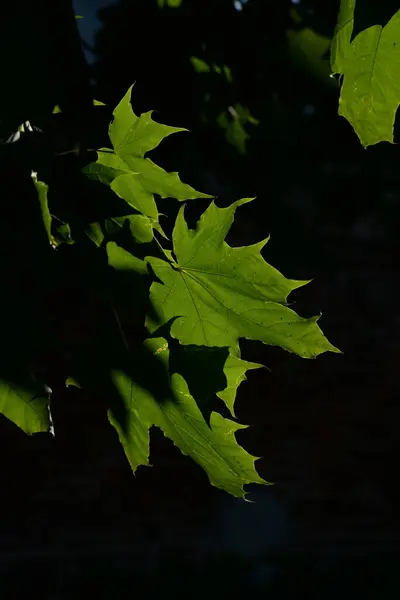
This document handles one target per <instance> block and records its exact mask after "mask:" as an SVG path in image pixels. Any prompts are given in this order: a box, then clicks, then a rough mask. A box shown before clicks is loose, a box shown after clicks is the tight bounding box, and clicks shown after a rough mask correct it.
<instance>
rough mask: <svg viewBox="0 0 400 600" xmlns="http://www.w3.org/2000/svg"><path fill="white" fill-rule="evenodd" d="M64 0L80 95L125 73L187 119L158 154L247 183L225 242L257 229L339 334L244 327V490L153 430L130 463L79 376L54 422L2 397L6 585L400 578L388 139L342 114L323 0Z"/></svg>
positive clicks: (219, 585)
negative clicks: (305, 355) (27, 428)
mask: <svg viewBox="0 0 400 600" xmlns="http://www.w3.org/2000/svg"><path fill="white" fill-rule="evenodd" d="M380 4H381V6H376V3H374V2H372V1H370V2H368V1H367V0H363V1H361V0H357V12H356V23H355V31H356V32H357V31H358V30H360V29H363V28H364V27H368V26H370V25H371V24H375V23H382V24H385V23H386V22H387V20H388V19H389V18H390V17H391V16H392V15H393V14H394V12H395V11H396V9H397V8H398V7H397V6H396V3H393V2H386V3H380ZM74 5H75V11H76V13H77V14H78V15H82V16H83V19H79V20H78V25H79V30H80V35H81V37H82V40H83V44H84V48H85V56H86V60H87V63H88V69H89V73H90V79H91V84H92V86H93V96H94V97H95V98H96V99H98V100H101V101H103V102H105V103H106V104H107V105H108V106H109V107H110V108H113V107H114V106H115V105H116V104H117V103H118V101H119V100H120V99H121V97H122V96H123V95H124V93H125V92H126V90H127V88H128V87H129V86H130V85H131V84H132V83H133V82H135V86H134V90H133V93H132V105H133V109H134V111H135V112H136V113H141V112H144V111H147V110H151V109H154V110H155V111H156V112H155V115H154V117H155V119H157V120H159V121H160V122H163V123H168V124H170V125H175V126H181V127H187V128H188V129H190V131H191V133H190V134H186V133H185V134H181V135H177V136H171V137H170V138H168V139H167V140H165V141H164V142H163V144H162V145H161V147H160V148H158V149H157V150H156V151H155V152H154V153H153V157H154V159H155V160H156V162H159V163H160V164H161V165H162V166H163V167H164V168H166V169H167V170H179V172H180V174H181V178H182V179H183V181H185V182H188V183H190V184H191V185H193V186H194V187H195V188H197V189H200V190H201V191H205V192H207V193H209V194H213V195H215V196H217V203H218V204H220V205H226V204H229V203H231V202H232V201H234V200H236V199H238V198H240V197H243V196H246V197H249V196H256V197H257V199H256V200H255V201H254V202H253V203H251V204H250V205H246V206H245V207H243V208H241V209H240V213H238V219H237V222H236V223H235V225H234V227H233V229H232V231H231V233H230V237H229V243H230V244H231V245H244V244H249V243H253V242H255V241H258V240H260V239H263V238H265V237H267V236H268V235H270V236H271V238H270V241H269V242H268V244H267V246H266V248H265V250H264V257H265V259H266V260H267V261H268V262H270V263H271V264H272V265H274V266H275V267H276V268H278V269H279V270H281V271H282V272H283V273H284V275H285V276H286V277H288V278H293V279H312V280H313V281H312V282H311V283H310V284H309V285H308V286H306V287H305V288H302V289H301V290H299V291H298V292H297V293H296V294H294V295H293V297H292V298H291V299H292V301H293V302H294V309H295V310H296V312H298V313H299V314H301V315H302V316H311V315H314V314H318V313H319V312H322V318H321V320H320V326H321V328H322V330H323V331H324V333H325V335H326V336H327V337H328V339H329V340H330V341H331V342H332V343H333V344H334V345H335V346H337V347H339V348H340V349H341V350H342V351H343V352H344V354H343V355H336V354H331V355H322V356H319V357H318V358H317V359H316V360H312V361H307V360H304V359H300V358H298V357H296V356H294V355H290V354H288V353H285V352H284V351H283V350H280V349H278V348H271V347H267V346H263V345H262V344H257V343H253V342H252V343H249V342H244V343H242V344H241V346H242V350H243V356H244V358H246V359H248V360H253V361H256V362H261V363H263V364H264V365H266V366H267V367H268V369H261V370H258V371H252V372H250V373H249V374H248V381H247V382H246V383H244V384H242V386H241V388H240V390H239V394H238V400H237V416H238V418H239V420H240V421H241V422H243V423H248V424H249V425H251V427H250V428H249V429H248V430H246V431H244V432H240V433H241V435H240V437H239V441H240V442H241V443H242V444H243V445H244V446H245V447H246V448H247V449H248V450H249V451H250V452H251V453H252V454H254V455H256V456H262V457H263V458H262V459H260V460H259V461H258V462H257V468H258V470H259V472H260V474H261V475H262V476H263V477H264V478H265V479H267V480H268V481H271V482H274V483H275V485H274V486H272V487H267V488H263V489H259V490H251V492H250V495H249V499H250V500H253V501H254V504H250V503H245V502H243V501H240V500H237V499H233V498H230V497H228V496H227V495H226V494H224V493H222V492H220V491H218V490H216V489H214V488H212V487H211V486H210V485H209V483H208V480H207V478H206V476H205V475H204V474H203V473H202V472H201V470H200V468H198V467H197V466H196V465H195V464H194V463H192V462H191V460H189V459H188V458H187V457H184V456H182V455H181V454H180V453H179V451H178V450H177V449H176V448H175V447H173V445H172V444H170V443H169V442H168V440H166V439H165V438H164V437H163V435H161V434H160V432H158V431H156V430H154V431H152V446H151V451H152V454H151V462H152V464H153V465H154V466H153V467H152V468H151V469H146V468H142V469H139V470H138V472H137V474H136V475H135V476H132V473H131V471H130V468H129V465H128V463H127V461H126V459H125V457H124V454H123V450H122V448H121V447H120V445H119V442H118V439H117V436H116V434H115V432H114V431H113V430H112V429H111V428H110V427H109V425H108V423H107V421H106V419H104V418H101V419H100V416H99V422H98V423H97V422H96V423H93V412H92V411H91V405H90V402H89V403H85V404H82V405H80V403H79V398H80V397H79V391H78V390H76V391H74V392H69V394H71V393H72V394H76V400H77V402H74V403H73V404H72V403H71V410H70V411H69V416H68V419H69V422H68V423H65V422H64V424H63V425H61V424H60V429H59V430H58V433H57V436H56V438H55V440H50V441H49V440H48V439H47V438H46V439H44V438H43V437H42V436H36V437H34V438H29V437H27V436H25V435H24V434H23V433H22V432H20V431H19V430H17V428H16V427H15V426H14V425H12V424H11V423H9V422H8V421H6V419H4V418H1V419H0V449H1V453H0V468H1V471H0V475H1V499H0V507H1V515H2V516H1V518H0V577H1V582H2V588H3V590H4V593H3V591H2V597H4V598H8V597H10V598H20V597H21V598H22V597H26V596H29V597H31V598H36V597H38V598H39V597H40V598H43V599H45V598H46V599H47V598H57V599H58V598H60V599H61V598H76V597H80V595H82V596H83V594H87V595H89V594H91V595H92V596H93V597H96V598H111V597H119V595H120V594H122V593H126V592H128V593H129V594H135V593H136V594H143V596H144V597H148V598H153V597H154V598H155V597H157V596H160V595H161V594H165V595H167V596H169V595H170V594H171V595H172V594H173V595H174V596H175V597H178V598H180V597H182V598H183V597H185V598H203V597H204V596H207V597H208V598H225V597H229V598H236V597H237V598H239V597H242V596H243V595H244V594H246V597H248V598H264V597H267V595H268V597H269V598H273V599H275V598H277V599H278V598H279V599H281V598H303V597H304V598H306V597H307V598H318V599H319V598H324V599H328V598H332V599H333V598H337V596H338V595H339V594H340V595H341V596H342V597H345V598H347V597H348V598H350V597H351V598H354V597H360V598H361V597H362V598H370V597H371V598H392V597H393V598H395V597H396V598H397V597H398V595H399V591H400V585H399V583H398V575H397V573H398V568H399V551H400V546H399V543H400V516H399V509H398V504H399V500H400V494H399V486H398V483H397V482H396V472H397V467H396V464H397V459H396V456H398V454H397V453H398V451H399V445H400V438H399V435H398V425H399V400H400V384H399V379H398V377H397V369H398V361H399V358H400V352H399V334H400V312H399V307H398V300H397V294H398V292H397V294H396V291H395V290H396V289H398V283H396V282H397V279H398V275H399V264H400V253H399V244H398V233H399V223H400V211H399V208H400V195H399V193H400V170H399V161H400V153H399V149H398V148H397V145H389V144H380V145H378V146H376V147H371V148H368V149H367V150H364V149H363V148H362V147H361V145H360V143H359V141H358V139H357V137H356V135H355V133H354V132H353V130H352V129H351V127H350V125H349V124H348V123H347V122H346V121H345V120H344V119H341V118H339V117H338V115H337V109H338V96H339V87H338V82H337V80H336V79H335V78H332V77H330V68H329V48H330V42H331V38H332V35H333V31H334V26H335V22H336V18H337V14H338V9H339V1H338V0H324V1H323V2H318V0H292V1H288V0H247V1H245V0H236V1H233V0H181V1H179V0H115V1H114V2H107V1H106V0H75V2H74ZM205 206H206V203H203V204H202V202H201V201H199V202H197V201H196V207H197V208H194V209H192V210H193V215H192V218H193V219H195V218H196V216H198V213H196V210H197V211H201V210H203V209H204V207H205ZM94 402H95V398H94V399H93V403H94ZM71 411H72V412H71ZM89 417H90V418H89ZM103 417H104V415H103ZM36 590H37V591H36Z"/></svg>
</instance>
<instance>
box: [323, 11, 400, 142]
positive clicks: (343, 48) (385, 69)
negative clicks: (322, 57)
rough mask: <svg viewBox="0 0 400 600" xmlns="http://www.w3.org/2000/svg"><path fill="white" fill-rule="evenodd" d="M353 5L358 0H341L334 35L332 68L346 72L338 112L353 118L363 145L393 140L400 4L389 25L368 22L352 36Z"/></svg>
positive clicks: (399, 83) (399, 95) (399, 84)
mask: <svg viewBox="0 0 400 600" xmlns="http://www.w3.org/2000/svg"><path fill="white" fill-rule="evenodd" d="M354 10H355V0H342V2H341V5H340V13H339V19H338V24H337V27H336V30H335V34H334V37H333V41H332V50H331V68H332V72H333V73H334V74H341V75H343V84H342V88H341V91H340V98H339V115H341V116H343V117H345V118H346V119H347V120H348V121H349V122H350V124H351V125H352V127H353V128H354V130H355V132H356V134H357V135H358V137H359V139H360V141H361V144H362V145H363V146H364V147H367V146H370V145H371V144H377V143H378V142H381V141H387V142H392V143H393V126H394V121H395V117H396V111H397V108H398V106H399V104H400V79H399V76H398V70H399V69H398V67H399V61H400V10H399V11H397V12H396V14H395V15H394V16H393V17H392V18H391V19H390V21H389V22H388V23H387V24H386V25H385V27H382V26H381V25H373V26H372V27H368V29H364V30H363V31H361V32H360V33H358V35H356V36H355V38H354V39H353V40H352V41H351V36H352V32H353V26H354Z"/></svg>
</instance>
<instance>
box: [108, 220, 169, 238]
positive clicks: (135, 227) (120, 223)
mask: <svg viewBox="0 0 400 600" xmlns="http://www.w3.org/2000/svg"><path fill="white" fill-rule="evenodd" d="M126 223H127V224H128V225H129V229H130V231H131V234H132V236H133V238H134V239H135V241H136V242H138V243H139V244H148V243H149V242H151V241H152V239H153V229H156V230H157V231H158V232H159V233H160V234H161V235H162V236H163V237H166V236H165V233H164V232H163V230H162V228H161V226H160V224H159V223H158V221H156V220H155V219H150V218H149V217H145V216H144V215H128V216H126V217H116V218H113V219H107V221H106V222H105V225H106V229H107V230H109V229H110V228H111V227H112V226H114V227H115V228H116V229H117V230H118V229H122V228H123V227H124V225H125V224H126Z"/></svg>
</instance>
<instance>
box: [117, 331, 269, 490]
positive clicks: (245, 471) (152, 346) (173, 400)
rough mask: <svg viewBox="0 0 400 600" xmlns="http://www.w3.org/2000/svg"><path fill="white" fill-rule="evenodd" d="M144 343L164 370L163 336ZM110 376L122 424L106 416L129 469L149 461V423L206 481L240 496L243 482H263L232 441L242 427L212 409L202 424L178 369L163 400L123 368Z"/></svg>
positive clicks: (166, 361) (165, 350)
mask: <svg viewBox="0 0 400 600" xmlns="http://www.w3.org/2000/svg"><path fill="white" fill-rule="evenodd" d="M145 345H146V347H147V349H148V350H150V352H151V353H152V354H153V356H154V360H155V361H157V362H158V363H159V364H160V363H161V365H162V367H163V368H164V370H165V372H166V373H167V372H168V366H169V361H170V349H169V347H168V342H167V340H166V339H164V338H156V339H149V340H147V341H146V342H145ZM158 368H159V367H158ZM198 369H199V377H201V376H203V377H205V376H206V374H205V373H202V372H201V365H198ZM155 372H156V373H157V369H155ZM154 377H155V376H154ZM112 378H113V381H114V384H115V386H116V388H117V390H118V392H119V394H120V397H121V399H122V402H123V404H124V407H125V411H126V413H127V423H126V424H125V426H124V427H122V426H121V424H120V422H119V420H118V418H116V416H115V414H114V413H113V411H112V410H111V411H110V412H109V419H110V422H111V423H112V425H113V426H114V427H115V428H116V430H117V432H118V434H119V438H120V441H121V443H122V445H123V447H124V450H125V453H126V455H127V458H128V460H129V462H130V465H131V467H132V469H133V471H136V469H137V467H138V466H140V465H149V430H150V428H151V427H152V426H154V425H155V426H156V427H159V428H160V429H161V430H162V431H163V432H164V434H165V435H166V436H167V437H168V438H169V439H171V440H172V441H173V442H174V444H175V445H176V446H177V447H178V448H179V449H180V450H181V452H182V453H183V454H185V455H188V456H190V457H191V458H192V459H193V460H195V461H196V462H197V463H198V464H199V465H200V466H201V467H202V468H203V469H204V470H205V471H206V473H207V475H208V477H209V479H210V482H211V483H212V485H214V486H216V487H218V488H221V489H223V490H225V491H227V492H229V493H230V494H232V495H234V496H237V497H244V495H245V493H244V491H243V486H244V485H246V484H249V483H260V484H265V483H266V482H265V481H264V480H263V479H262V478H261V477H260V476H259V475H258V474H257V472H256V470H255V468H254V462H255V458H254V457H252V456H251V455H250V454H248V452H246V451H245V450H244V449H243V448H241V447H240V446H239V445H238V443H237V441H236V438H235V432H236V431H237V430H239V429H243V428H244V427H245V426H243V425H239V424H237V423H234V422H233V421H231V420H229V419H224V418H223V417H222V416H221V415H220V414H218V413H216V412H211V414H210V423H209V424H208V423H207V422H206V421H205V419H204V417H203V415H202V413H201V411H200V408H199V407H198V405H197V404H196V402H195V400H194V398H193V396H192V395H191V393H190V390H189V387H188V384H187V382H186V381H185V379H184V377H183V376H182V375H181V374H180V373H176V372H175V373H173V374H172V375H170V376H168V378H169V386H168V392H166V394H165V396H164V397H163V398H156V397H155V396H154V395H153V394H152V393H151V391H149V390H148V389H147V388H145V387H143V386H141V385H140V384H139V383H137V382H136V381H135V379H133V378H131V377H128V376H127V375H126V373H125V372H122V371H119V370H116V371H114V372H113V374H112ZM157 379H159V378H158V377H157Z"/></svg>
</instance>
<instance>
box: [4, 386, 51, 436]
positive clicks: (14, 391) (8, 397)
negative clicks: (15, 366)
mask: <svg viewBox="0 0 400 600" xmlns="http://www.w3.org/2000/svg"><path fill="white" fill-rule="evenodd" d="M17 381H18V383H16V382H17ZM0 413H2V414H3V415H4V416H6V417H7V419H9V420H10V421H12V422H13V423H15V425H17V426H18V427H20V428H21V429H22V430H23V431H25V433H29V434H32V433H39V432H47V431H49V430H50V418H49V416H50V413H49V395H48V394H46V391H45V389H43V388H41V387H39V386H36V385H34V384H33V383H31V382H30V381H27V380H26V378H25V377H23V376H19V377H18V378H17V377H16V378H13V381H6V380H3V379H0Z"/></svg>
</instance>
